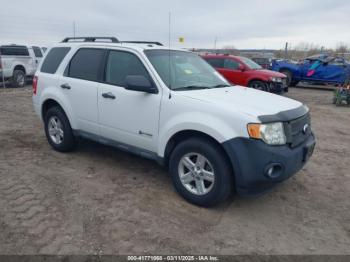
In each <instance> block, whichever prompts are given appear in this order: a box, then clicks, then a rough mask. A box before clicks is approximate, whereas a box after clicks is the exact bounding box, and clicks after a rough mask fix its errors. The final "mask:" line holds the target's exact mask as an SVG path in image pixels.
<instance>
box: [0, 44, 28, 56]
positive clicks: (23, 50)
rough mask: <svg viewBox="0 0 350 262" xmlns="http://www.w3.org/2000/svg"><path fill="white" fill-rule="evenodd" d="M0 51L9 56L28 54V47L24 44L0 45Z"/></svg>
mask: <svg viewBox="0 0 350 262" xmlns="http://www.w3.org/2000/svg"><path fill="white" fill-rule="evenodd" d="M0 52H1V54H2V55H9V56H29V51H28V48H27V47H25V46H1V47H0Z"/></svg>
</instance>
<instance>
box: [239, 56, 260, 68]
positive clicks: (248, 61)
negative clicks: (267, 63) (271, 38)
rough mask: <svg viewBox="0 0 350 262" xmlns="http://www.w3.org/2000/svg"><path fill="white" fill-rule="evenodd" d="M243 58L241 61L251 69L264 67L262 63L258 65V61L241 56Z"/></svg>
mask: <svg viewBox="0 0 350 262" xmlns="http://www.w3.org/2000/svg"><path fill="white" fill-rule="evenodd" d="M239 58H240V59H241V61H242V62H243V63H244V64H246V66H248V67H249V68H250V69H262V67H261V66H260V65H258V64H257V63H255V62H254V61H253V60H251V59H249V58H246V57H242V56H241V57H239Z"/></svg>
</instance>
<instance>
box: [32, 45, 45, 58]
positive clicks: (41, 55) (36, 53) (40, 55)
mask: <svg viewBox="0 0 350 262" xmlns="http://www.w3.org/2000/svg"><path fill="white" fill-rule="evenodd" d="M32 48H33V51H34V55H35V57H43V54H42V53H41V50H40V48H39V47H37V46H32Z"/></svg>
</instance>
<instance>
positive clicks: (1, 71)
mask: <svg viewBox="0 0 350 262" xmlns="http://www.w3.org/2000/svg"><path fill="white" fill-rule="evenodd" d="M0 56H1V57H0V61H1V64H0V79H2V78H4V79H5V81H6V80H10V84H11V86H13V87H22V86H24V85H25V83H26V80H27V79H28V78H32V77H33V75H34V73H35V71H36V69H37V67H38V65H39V63H40V61H41V59H42V57H43V51H42V49H41V48H40V47H38V46H24V45H2V46H0Z"/></svg>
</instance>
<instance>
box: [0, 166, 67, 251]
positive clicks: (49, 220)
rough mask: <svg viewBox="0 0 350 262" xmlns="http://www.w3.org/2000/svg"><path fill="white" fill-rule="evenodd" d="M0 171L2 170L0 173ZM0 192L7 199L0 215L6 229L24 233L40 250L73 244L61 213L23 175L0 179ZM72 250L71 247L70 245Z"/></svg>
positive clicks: (48, 198)
mask: <svg viewBox="0 0 350 262" xmlns="http://www.w3.org/2000/svg"><path fill="white" fill-rule="evenodd" d="M0 175H1V173H0ZM0 196H1V198H2V200H3V201H4V200H5V201H7V205H6V207H5V210H2V212H4V214H3V216H1V217H2V220H3V221H2V222H3V223H4V224H5V226H7V227H10V230H9V233H20V234H24V235H25V236H26V237H27V238H28V239H31V240H33V242H32V243H31V244H32V245H34V247H35V248H36V249H37V252H38V253H41V254H59V253H61V250H62V248H64V247H66V246H67V245H69V246H73V245H72V243H71V242H70V241H69V240H70V239H67V237H66V236H65V234H62V233H63V232H64V228H62V225H64V223H63V222H64V221H63V215H62V213H61V212H59V211H58V210H57V208H55V207H51V206H50V203H52V199H50V197H49V196H47V195H45V194H44V193H43V192H38V191H37V190H35V189H33V188H32V187H31V185H30V183H28V182H27V181H26V180H25V179H22V178H18V177H10V178H7V177H3V176H2V178H1V179H0ZM71 250H72V249H71Z"/></svg>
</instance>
